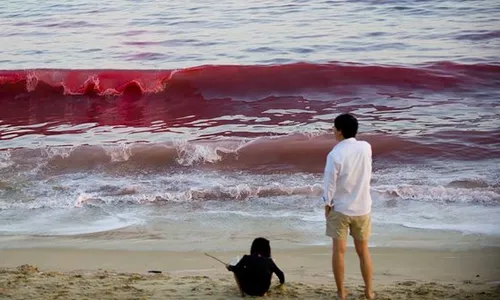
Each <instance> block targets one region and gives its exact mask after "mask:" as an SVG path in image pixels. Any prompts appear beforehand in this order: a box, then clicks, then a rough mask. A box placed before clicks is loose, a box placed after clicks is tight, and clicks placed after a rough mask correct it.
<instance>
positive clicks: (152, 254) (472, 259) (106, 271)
mask: <svg viewBox="0 0 500 300" xmlns="http://www.w3.org/2000/svg"><path fill="white" fill-rule="evenodd" d="M371 250H372V256H373V261H374V287H375V290H376V291H377V292H378V295H379V296H380V297H379V299H498V298H499V297H500V250H499V249H498V248H495V247H486V248H482V249H471V250H455V251H451V250H429V249H412V248H380V247H377V248H372V249H371ZM210 254H212V255H215V256H216V257H218V258H220V259H222V260H224V261H230V260H232V259H233V258H234V257H236V256H237V255H239V256H241V255H243V254H245V252H241V251H215V252H210ZM0 258H1V259H0V296H2V295H3V296H7V297H10V298H9V299H23V297H28V294H26V293H28V292H29V293H31V294H29V295H31V296H29V297H31V298H36V299H54V297H55V296H54V293H55V291H57V290H60V292H61V293H62V292H64V293H63V294H64V295H62V296H60V297H59V299H92V298H93V297H94V298H95V297H97V298H98V299H116V298H118V299H214V300H215V299H239V298H240V297H239V296H238V294H237V291H236V286H235V285H234V280H233V278H232V274H231V273H230V272H228V271H226V270H225V268H224V266H222V265H221V264H220V263H219V262H216V261H215V260H213V259H211V258H209V257H206V256H205V255H204V253H203V252H201V251H188V252H175V251H136V250H130V251H128V250H82V249H69V248H64V249H63V248H32V249H8V250H0ZM273 259H274V260H275V262H276V263H277V265H278V266H279V267H280V268H281V269H282V270H283V271H284V272H285V276H286V284H285V285H286V286H285V290H276V289H275V288H274V287H275V286H276V283H277V278H276V277H274V278H273V284H272V286H273V288H272V291H271V295H270V298H271V299H282V298H284V296H287V297H285V298H295V299H331V298H333V296H334V294H335V284H334V280H333V275H332V274H331V267H330V248H329V247H324V246H314V247H307V248H301V249H273ZM345 262H346V265H345V270H346V273H345V274H346V276H345V279H346V286H347V288H348V289H349V290H351V291H352V293H353V294H354V295H356V297H357V295H361V294H362V279H361V274H360V272H359V267H358V261H357V257H356V255H355V251H354V249H349V250H348V251H347V253H346V261H345ZM20 266H23V267H22V268H20ZM35 269H38V271H34V270H35ZM30 270H31V271H30ZM150 270H157V271H161V272H162V274H150V273H148V271H150ZM75 276H76V277H75ZM134 278H135V279H134ZM82 280H83V281H85V284H83V283H80V284H77V281H82ZM21 284H22V285H23V286H24V287H26V288H23V289H18V288H16V287H18V286H20V285H21ZM44 286H52V287H53V288H51V289H49V288H46V289H45V288H43V287H44ZM54 286H55V287H54ZM125 286H129V287H128V288H125ZM89 289H92V291H90V290H89ZM104 290H105V291H104ZM356 297H355V298H356ZM471 297H472V298H471ZM356 299H357V298H356Z"/></svg>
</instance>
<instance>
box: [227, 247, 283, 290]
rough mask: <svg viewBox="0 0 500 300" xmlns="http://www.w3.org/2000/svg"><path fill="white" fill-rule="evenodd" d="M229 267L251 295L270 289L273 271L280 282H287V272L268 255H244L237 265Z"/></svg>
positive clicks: (243, 288)
mask: <svg viewBox="0 0 500 300" xmlns="http://www.w3.org/2000/svg"><path fill="white" fill-rule="evenodd" d="M227 269H228V270H229V271H232V272H234V274H235V275H236V277H237V278H238V281H239V284H240V287H241V289H242V290H243V292H245V293H246V294H248V295H251V296H262V295H264V294H265V293H266V292H267V291H268V290H269V287H270V286H271V278H272V276H273V273H274V274H276V276H278V278H279V280H280V283H282V284H283V283H284V282H285V274H283V272H282V271H281V270H280V269H279V268H278V266H276V264H275V263H274V261H273V260H272V259H271V258H267V257H261V256H257V255H244V256H243V258H242V259H241V260H240V261H239V262H238V264H237V265H236V266H231V265H229V266H228V267H227Z"/></svg>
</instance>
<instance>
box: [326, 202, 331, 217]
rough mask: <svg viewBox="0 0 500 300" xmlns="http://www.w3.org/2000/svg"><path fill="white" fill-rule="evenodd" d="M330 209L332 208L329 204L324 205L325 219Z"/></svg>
mask: <svg viewBox="0 0 500 300" xmlns="http://www.w3.org/2000/svg"><path fill="white" fill-rule="evenodd" d="M331 210H332V207H331V206H330V205H325V219H327V218H328V215H329V214H330V211H331Z"/></svg>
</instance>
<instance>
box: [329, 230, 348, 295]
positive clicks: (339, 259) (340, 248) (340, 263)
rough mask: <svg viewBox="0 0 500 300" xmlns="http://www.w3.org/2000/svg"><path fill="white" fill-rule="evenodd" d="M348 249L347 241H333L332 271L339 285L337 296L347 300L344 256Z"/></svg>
mask: <svg viewBox="0 0 500 300" xmlns="http://www.w3.org/2000/svg"><path fill="white" fill-rule="evenodd" d="M345 249H346V240H345V239H335V238H334V239H333V254H332V269H333V276H334V277H335V284H336V285H337V295H338V296H339V298H340V299H342V300H343V299H345V297H346V296H347V291H346V290H345V288H344V254H345Z"/></svg>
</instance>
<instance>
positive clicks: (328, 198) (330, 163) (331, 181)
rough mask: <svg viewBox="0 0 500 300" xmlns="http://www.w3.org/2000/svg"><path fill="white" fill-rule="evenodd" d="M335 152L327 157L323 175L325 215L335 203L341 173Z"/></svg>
mask: <svg viewBox="0 0 500 300" xmlns="http://www.w3.org/2000/svg"><path fill="white" fill-rule="evenodd" d="M333 155H334V154H333V152H330V153H329V154H328V156H327V157H326V164H325V171H324V175H323V203H324V205H325V215H328V213H329V212H330V209H331V208H332V206H333V205H334V203H333V195H334V194H335V188H336V184H337V177H338V173H339V168H338V164H337V163H336V162H335V159H334V156H333Z"/></svg>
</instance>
